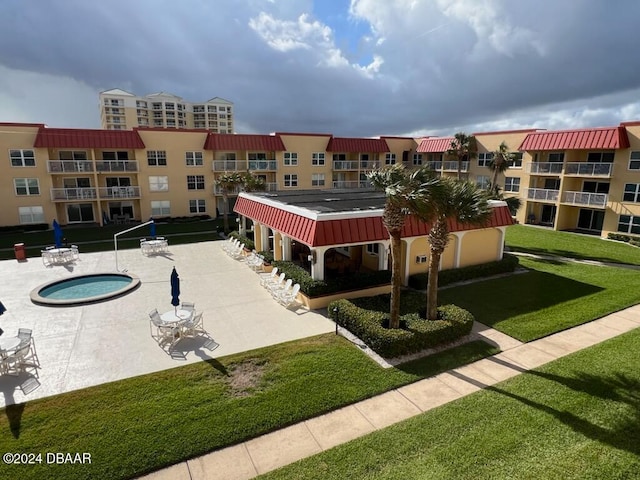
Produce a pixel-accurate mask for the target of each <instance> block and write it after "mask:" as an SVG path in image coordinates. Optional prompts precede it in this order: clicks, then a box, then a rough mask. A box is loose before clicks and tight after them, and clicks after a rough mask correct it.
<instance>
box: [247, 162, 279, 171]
mask: <svg viewBox="0 0 640 480" xmlns="http://www.w3.org/2000/svg"><path fill="white" fill-rule="evenodd" d="M277 168H278V162H277V161H276V160H249V170H261V171H264V170H277Z"/></svg>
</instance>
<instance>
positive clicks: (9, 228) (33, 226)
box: [0, 223, 49, 233]
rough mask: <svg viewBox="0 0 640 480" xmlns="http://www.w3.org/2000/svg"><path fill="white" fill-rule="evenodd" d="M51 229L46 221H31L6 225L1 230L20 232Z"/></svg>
mask: <svg viewBox="0 0 640 480" xmlns="http://www.w3.org/2000/svg"><path fill="white" fill-rule="evenodd" d="M47 229H49V225H48V224H46V223H31V224H28V225H6V226H3V227H0V232H6V233H9V232H12V233H20V232H41V231H44V230H47Z"/></svg>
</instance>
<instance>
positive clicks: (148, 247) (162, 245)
mask: <svg viewBox="0 0 640 480" xmlns="http://www.w3.org/2000/svg"><path fill="white" fill-rule="evenodd" d="M168 247H169V242H167V241H166V240H144V241H142V242H140V249H141V250H142V253H143V254H145V253H151V252H154V253H158V252H166V251H167V248H168Z"/></svg>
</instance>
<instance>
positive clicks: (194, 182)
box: [187, 175, 204, 190]
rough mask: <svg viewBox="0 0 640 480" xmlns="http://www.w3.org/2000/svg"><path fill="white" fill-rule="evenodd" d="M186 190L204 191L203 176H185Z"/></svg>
mask: <svg viewBox="0 0 640 480" xmlns="http://www.w3.org/2000/svg"><path fill="white" fill-rule="evenodd" d="M187 190H204V175H187Z"/></svg>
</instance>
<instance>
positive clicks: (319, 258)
mask: <svg viewBox="0 0 640 480" xmlns="http://www.w3.org/2000/svg"><path fill="white" fill-rule="evenodd" d="M329 248H330V247H318V248H316V249H315V250H311V255H313V256H314V258H315V262H314V261H312V262H311V278H313V279H314V280H324V254H325V252H326V251H327V250H329Z"/></svg>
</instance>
